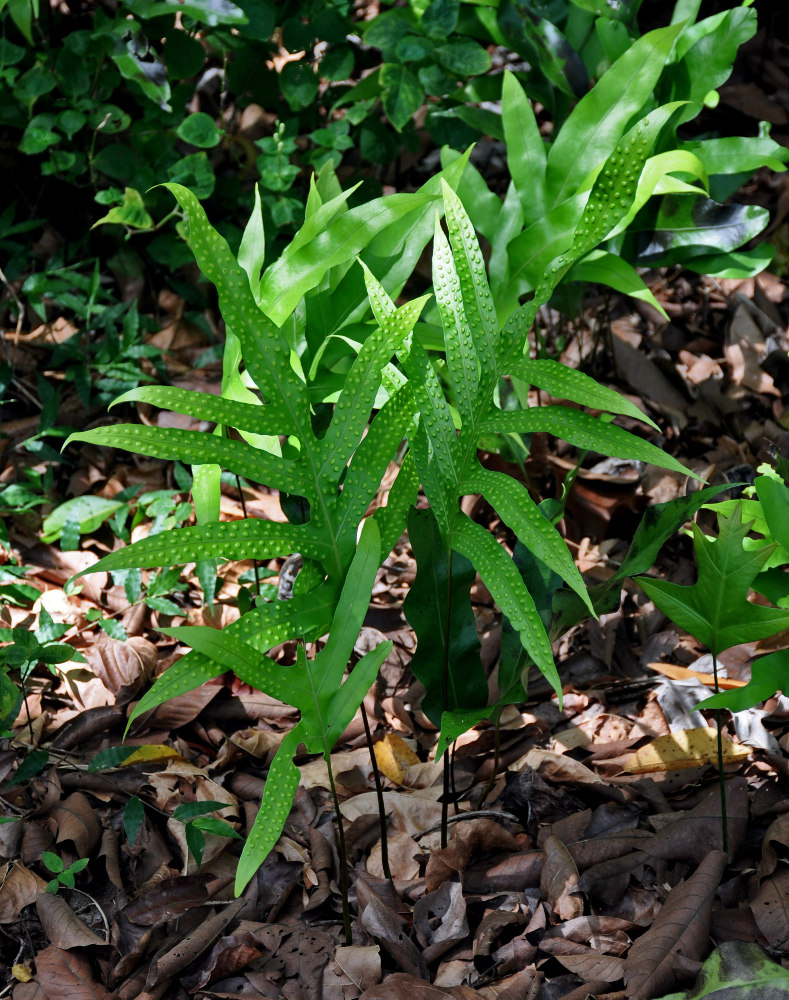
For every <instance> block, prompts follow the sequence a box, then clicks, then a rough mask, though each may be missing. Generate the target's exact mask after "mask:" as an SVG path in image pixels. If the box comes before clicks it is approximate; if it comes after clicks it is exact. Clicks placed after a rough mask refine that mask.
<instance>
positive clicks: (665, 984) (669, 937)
mask: <svg viewBox="0 0 789 1000" xmlns="http://www.w3.org/2000/svg"><path fill="white" fill-rule="evenodd" d="M726 863H727V858H726V855H725V854H724V853H723V851H712V852H711V853H710V854H709V855H707V857H706V858H705V859H704V860H703V861H702V862H701V864H700V865H699V867H698V868H697V869H696V871H695V872H694V873H693V875H691V877H690V878H689V879H687V881H685V882H681V883H680V884H679V885H678V886H676V887H675V888H674V889H672V890H671V892H670V893H669V895H668V898H667V899H666V902H665V903H664V904H663V908H662V909H661V911H660V913H659V914H658V915H657V917H656V918H655V922H654V923H653V924H652V926H651V927H650V928H649V930H647V931H646V932H645V933H644V934H643V935H642V936H641V937H640V938H639V939H638V940H637V941H636V942H635V943H634V945H633V947H632V948H631V949H630V952H629V954H628V956H627V958H626V959H625V975H624V978H625V988H626V991H627V996H628V1000H651V998H652V997H654V996H658V995H660V994H662V993H666V992H668V991H669V990H670V989H672V988H673V987H674V985H675V983H676V981H677V978H678V972H681V970H682V967H683V965H685V966H687V960H688V959H690V960H691V961H698V960H700V959H701V958H703V957H704V955H705V952H706V949H707V945H708V940H709V933H710V919H711V914H712V901H713V899H714V898H715V893H716V892H717V889H718V885H719V884H720V879H721V875H722V874H723V870H724V868H725V867H726Z"/></svg>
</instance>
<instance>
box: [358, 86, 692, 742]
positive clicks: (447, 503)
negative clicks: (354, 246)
mask: <svg viewBox="0 0 789 1000" xmlns="http://www.w3.org/2000/svg"><path fill="white" fill-rule="evenodd" d="M676 109H677V105H668V106H666V107H663V108H660V109H657V110H656V111H655V112H653V113H652V114H651V115H650V116H648V117H647V118H645V119H643V120H642V121H640V122H638V123H637V124H636V125H635V126H634V127H633V128H632V129H631V130H630V131H629V132H628V133H627V134H626V135H625V136H624V138H623V139H622V140H621V142H620V143H619V144H618V146H617V148H616V150H615V151H614V153H613V154H612V156H610V157H609V159H608V160H607V162H606V163H605V165H604V167H603V169H602V170H601V172H600V176H599V177H598V180H597V182H596V183H595V186H594V188H593V190H592V192H591V194H590V196H589V199H588V202H587V205H586V208H585V210H584V214H583V217H582V219H581V222H580V224H579V226H578V228H577V230H576V232H575V236H574V239H573V242H572V246H571V247H570V249H569V250H568V251H566V252H565V253H564V254H563V255H561V256H560V257H558V258H557V259H556V260H555V261H554V262H553V264H552V265H551V267H550V268H548V270H547V271H546V273H545V276H544V278H543V279H542V281H541V282H540V285H539V286H538V288H537V290H536V292H535V294H534V297H533V298H532V300H531V301H530V302H528V303H527V304H526V305H525V306H523V307H521V308H520V309H519V310H518V312H517V313H516V314H515V315H514V316H513V317H512V318H511V319H510V320H509V321H508V322H507V324H506V325H505V326H504V328H503V329H500V327H499V324H498V322H497V319H496V311H495V308H494V303H493V299H492V296H491V292H490V288H489V285H488V282H487V278H486V274H485V268H484V264H483V258H482V253H481V251H480V248H479V244H478V242H477V239H476V235H475V233H474V229H473V227H472V225H471V222H470V220H469V218H468V216H467V214H466V212H465V210H464V208H463V206H462V204H461V202H460V200H459V199H458V197H457V195H455V193H454V192H453V191H451V190H450V189H449V188H448V187H447V186H446V185H444V188H443V193H444V208H445V216H446V220H447V225H448V231H449V241H447V238H446V237H445V236H444V233H443V231H442V229H441V227H440V224H439V223H438V221H437V222H436V228H435V236H434V255H433V281H434V288H435V294H436V300H437V303H438V309H439V312H440V315H441V320H442V324H443V330H444V341H445V345H446V374H447V376H448V380H449V383H450V388H451V392H452V400H453V403H454V407H453V406H452V405H450V402H449V401H448V400H447V399H446V398H445V395H444V392H443V389H442V386H441V382H440V380H439V376H438V374H437V372H436V370H435V368H434V366H433V364H432V362H431V360H430V358H429V356H428V355H427V353H426V351H425V350H424V349H423V348H422V346H421V345H420V344H419V342H418V341H417V340H416V339H412V340H411V341H410V342H406V343H405V344H404V346H403V348H402V349H401V351H400V355H399V357H400V360H401V362H402V367H403V369H404V371H405V373H406V375H407V376H408V378H409V385H410V386H411V388H412V391H413V394H414V398H415V401H416V405H417V409H418V412H419V421H418V424H417V425H416V426H415V427H414V426H412V427H411V428H410V434H409V442H410V445H411V453H412V454H413V456H414V461H415V465H416V468H417V471H418V474H419V479H420V482H421V483H422V487H423V489H424V491H425V494H426V495H427V497H428V499H429V501H430V505H431V509H432V512H433V515H434V518H435V539H434V541H433V543H432V545H431V546H428V551H429V550H430V549H432V551H433V553H434V561H435V560H436V559H440V560H442V561H443V564H444V566H445V569H444V571H443V576H442V577H441V578H442V580H444V581H446V586H445V589H444V592H443V596H442V597H441V598H440V601H439V604H440V609H441V610H440V614H438V615H437V616H436V620H434V622H433V623H432V626H430V627H432V629H433V630H434V631H438V632H440V633H441V634H442V635H443V637H444V641H443V644H442V649H441V657H440V659H439V658H437V657H435V656H433V657H428V658H425V659H423V660H422V661H421V662H420V661H419V660H415V670H416V671H417V673H418V674H419V676H420V679H421V680H422V681H423V683H424V684H425V687H426V689H427V708H428V711H431V709H432V714H433V717H434V718H435V719H436V721H438V719H437V718H436V716H439V715H440V718H441V729H442V732H441V739H440V745H439V752H440V751H441V750H442V749H443V748H445V747H446V746H447V745H448V743H449V742H451V741H452V740H453V739H455V738H456V737H457V736H458V735H460V733H461V732H463V731H464V730H465V729H467V728H469V727H470V726H471V725H473V724H474V723H475V722H477V721H479V720H480V719H481V718H490V717H491V713H492V712H496V711H497V710H498V709H500V707H501V705H502V704H504V703H508V702H510V701H512V700H517V698H518V696H519V694H520V696H522V693H523V685H522V684H521V682H520V681H521V679H520V677H519V674H520V672H521V668H522V667H523V666H524V664H530V663H534V664H536V665H537V666H538V667H539V669H540V670H541V671H542V672H543V674H544V675H545V676H546V677H547V678H548V679H549V680H550V682H551V683H552V685H553V686H554V688H555V689H556V690H557V692H559V693H561V685H560V681H559V676H558V673H557V671H556V667H555V664H554V662H553V657H552V654H551V644H550V639H549V636H548V633H547V630H546V623H545V621H544V620H543V618H542V617H541V615H540V612H539V610H538V608H537V606H536V604H535V600H534V597H533V596H532V594H531V593H530V591H529V589H528V588H527V587H526V585H525V583H524V581H523V578H522V576H521V573H520V572H519V570H518V567H517V566H516V564H515V562H513V560H512V559H511V558H510V556H509V555H508V554H507V552H506V551H505V549H504V548H503V547H502V546H501V545H499V543H498V542H497V541H496V539H495V538H494V537H493V535H492V534H490V533H489V532H488V531H487V530H485V529H484V528H483V527H482V526H480V525H479V524H477V523H475V522H474V521H473V520H471V518H469V517H468V516H467V515H466V514H464V513H463V512H462V511H461V510H460V509H459V500H460V498H461V497H463V496H464V495H468V494H482V495H483V496H484V497H485V498H486V499H487V500H488V501H489V502H490V504H491V505H492V506H493V507H494V508H495V510H496V511H497V512H498V514H499V516H500V517H501V519H502V521H503V522H504V523H505V524H506V525H508V527H509V528H510V529H511V530H512V531H513V532H514V534H515V535H516V536H517V538H518V539H519V540H520V542H521V543H522V544H523V545H524V546H525V547H526V548H527V549H528V550H529V552H530V553H531V554H532V555H533V556H534V557H536V559H537V560H538V561H539V562H540V563H541V564H542V565H543V566H544V567H546V569H547V570H549V571H551V572H552V573H555V574H556V575H557V577H559V578H560V579H561V580H564V581H565V582H566V583H567V584H568V585H569V587H570V588H571V589H572V590H573V591H574V592H575V593H576V594H577V595H578V597H579V598H580V600H581V601H582V602H583V603H584V604H585V606H586V609H587V612H588V613H589V614H594V607H593V604H592V601H591V598H590V596H589V594H588V592H587V590H586V587H585V585H584V583H583V580H582V578H581V575H580V573H579V572H578V569H577V568H576V566H575V564H574V562H573V560H572V558H571V556H570V554H569V551H568V549H567V547H566V545H565V543H564V541H563V540H562V538H561V536H560V535H559V533H558V532H557V530H556V529H555V527H554V526H553V524H552V523H551V522H550V521H549V520H548V518H547V517H546V516H544V514H543V513H542V511H541V510H540V509H539V508H538V507H537V505H536V504H535V503H534V501H533V500H532V498H531V496H530V495H529V492H528V490H527V489H526V487H525V486H523V485H522V484H521V483H519V482H518V481H516V480H515V479H513V478H511V477H509V476H507V475H504V474H502V473H499V472H493V471H490V470H488V469H485V468H484V467H483V466H482V465H481V463H480V461H479V458H478V455H477V449H478V442H479V440H480V437H481V436H482V435H483V434H486V433H488V432H491V431H496V432H502V431H503V432H511V433H518V434H531V433H535V432H548V433H551V434H554V435H556V436H558V437H561V438H563V439H564V440H565V441H567V442H569V443H571V444H573V445H576V446H577V447H579V448H582V449H587V450H591V449H593V450H596V451H600V452H603V453H605V454H608V455H612V456H615V457H618V458H629V459H636V460H640V461H644V462H650V463H652V464H655V465H659V466H662V467H664V468H669V469H674V470H677V471H681V472H683V473H687V470H686V469H685V468H684V467H683V466H682V465H681V464H680V463H679V462H677V461H676V460H675V459H673V458H672V457H671V456H670V455H668V454H666V452H665V451H663V450H662V449H660V448H658V447H656V446H655V445H653V444H651V443H649V442H648V441H645V440H643V439H641V438H639V437H637V436H636V435H634V434H631V433H629V432H627V431H625V430H624V429H623V428H620V427H617V426H616V425H615V424H613V423H611V422H610V420H611V418H610V417H608V418H605V417H593V416H591V415H590V414H587V413H585V412H583V411H582V410H579V409H575V408H571V407H568V406H558V405H554V406H544V407H533V408H530V409H526V410H515V411H507V412H504V411H503V410H501V409H500V408H499V407H498V405H497V402H496V395H497V389H498V387H499V385H500V383H501V380H502V379H503V378H504V377H505V376H517V377H518V378H521V379H523V380H524V381H525V382H527V383H529V384H531V385H535V386H537V387H539V388H541V389H545V390H547V391H549V392H551V393H552V394H553V395H554V396H556V397H559V398H564V399H568V400H572V401H573V402H575V403H576V404H580V405H582V406H587V407H592V408H594V409H597V410H602V411H605V412H606V413H607V414H609V415H616V414H626V415H628V416H630V417H634V418H636V419H639V420H641V421H644V422H645V423H647V424H652V421H651V420H650V419H649V418H648V417H647V416H646V415H645V414H643V413H642V412H641V411H640V410H639V409H638V408H637V407H636V406H635V405H634V404H631V403H630V402H628V401H627V400H626V399H623V397H622V396H621V395H619V394H618V393H616V392H614V391H612V390H609V389H606V388H604V387H602V386H600V385H598V384H597V383H596V382H595V381H594V380H593V379H591V378H589V377H588V376H586V375H583V374H582V373H580V372H577V371H573V370H571V369H568V368H566V367H564V366H563V365H561V364H559V363H558V362H555V361H551V360H531V359H529V358H528V357H525V356H524V349H525V347H526V344H527V333H528V331H529V328H530V326H531V324H532V322H533V320H534V316H535V314H536V312H537V309H538V308H539V307H540V306H541V305H542V304H543V303H544V302H546V301H547V299H548V298H549V296H550V295H551V292H552V291H553V289H554V288H555V287H556V285H557V283H558V282H559V280H560V279H561V278H562V276H563V275H564V274H565V273H566V272H567V270H568V269H569V268H570V267H571V266H572V264H573V262H574V261H575V260H577V259H578V258H579V257H581V256H582V255H583V254H585V253H587V252H588V251H589V250H590V249H591V248H592V247H594V246H596V245H597V244H598V243H599V242H600V241H601V240H602V239H604V238H605V237H606V235H607V234H608V233H609V232H610V231H611V229H612V228H614V227H615V226H616V225H617V223H618V222H619V220H620V219H621V218H622V216H624V214H625V213H626V211H627V209H628V207H629V206H630V204H631V202H632V199H633V197H634V195H635V191H636V189H637V186H638V182H639V177H640V174H641V171H642V168H643V165H644V163H645V161H646V159H647V156H648V154H649V151H650V149H651V147H652V145H653V143H654V141H655V138H656V137H657V135H658V133H659V131H660V129H661V128H662V126H663V125H664V124H665V123H666V122H667V120H668V119H669V118H670V116H671V115H672V113H673V112H674V111H675V110H676ZM366 277H367V282H368V289H369V293H370V300H371V302H372V305H373V312H374V314H375V316H376V319H377V321H378V322H379V323H382V322H384V321H385V320H386V319H387V318H388V317H393V316H394V315H395V314H396V310H395V305H394V303H393V302H392V300H391V298H390V297H389V296H388V295H387V294H386V293H385V292H384V290H383V289H382V288H381V287H380V285H378V284H377V282H376V281H375V278H374V277H373V275H372V274H371V273H370V272H369V271H367V272H366ZM458 425H459V426H458ZM652 426H653V427H654V426H655V425H654V424H652ZM409 523H410V524H413V523H414V522H413V521H411V522H409ZM457 554H459V555H460V556H461V557H465V559H467V560H468V561H469V563H470V564H472V565H473V566H474V567H475V568H476V570H477V571H478V572H479V574H480V576H481V577H482V579H483V581H484V583H485V585H486V586H487V587H488V589H489V591H490V593H491V594H492V596H493V598H494V600H495V601H496V603H497V604H498V606H499V607H500V608H501V610H502V612H503V613H504V615H505V616H506V618H507V619H508V620H509V622H510V623H511V625H512V626H513V628H514V629H515V631H516V632H517V633H518V634H519V636H520V641H521V644H522V647H523V649H524V651H525V654H526V656H525V658H518V657H514V658H512V659H511V660H510V661H509V663H508V664H502V667H501V668H500V676H499V687H500V691H501V701H500V703H499V704H498V705H497V706H486V705H484V704H480V703H479V701H476V703H473V702H472V703H468V702H466V703H463V702H462V701H461V700H460V697H461V696H460V695H459V691H460V690H461V685H460V684H459V683H458V682H457V678H455V677H453V674H454V667H453V662H452V661H453V655H452V653H451V650H452V643H453V635H454V636H456V635H457V634H458V629H457V628H456V627H453V624H452V622H453V613H452V609H451V605H452V601H453V598H454V596H455V589H454V588H453V586H452V583H451V581H452V569H451V567H452V563H453V559H456V558H457ZM426 562H427V564H428V566H429V565H430V560H429V559H428V560H426ZM422 570H423V567H422V566H420V567H419V572H421V571H422ZM427 571H428V572H431V573H432V572H433V569H432V568H429V569H428V570H427ZM415 587H418V581H417V583H415ZM455 599H456V598H455ZM467 599H468V595H467V594H466V601H467ZM422 616H423V609H422V610H420V611H419V612H418V614H417V615H416V616H415V621H417V620H418V619H420V618H421V617H422ZM419 624H421V627H420V631H421V632H422V633H423V634H424V633H425V632H426V631H427V627H426V626H425V624H424V622H422V623H419ZM420 668H421V673H420ZM478 669H481V668H479V666H478ZM482 680H483V679H482V678H481V677H480V678H479V679H478V680H477V682H476V688H477V689H480V690H482V689H484V688H483V685H482ZM464 686H465V687H466V688H469V686H471V687H474V686H475V685H474V684H473V683H471V682H470V681H469V680H468V678H465V679H464Z"/></svg>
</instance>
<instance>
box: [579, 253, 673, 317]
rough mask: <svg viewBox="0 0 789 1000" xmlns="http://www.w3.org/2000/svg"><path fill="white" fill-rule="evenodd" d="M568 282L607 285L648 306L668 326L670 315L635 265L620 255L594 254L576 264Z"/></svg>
mask: <svg viewBox="0 0 789 1000" xmlns="http://www.w3.org/2000/svg"><path fill="white" fill-rule="evenodd" d="M565 280H566V281H583V282H587V283H590V284H598V285H607V286H608V287H609V288H613V289H614V291H617V292H622V294H623V295H629V296H630V298H632V299H640V300H641V301H642V302H648V303H649V305H651V306H652V308H653V309H655V310H656V311H657V312H658V313H660V315H661V316H662V317H663V318H664V319H665V320H666V321H667V322H668V318H669V317H668V313H667V312H666V310H665V309H664V308H663V306H662V305H661V304H660V303H659V302H658V300H657V299H656V298H655V296H654V295H653V294H652V292H651V291H650V290H649V288H647V286H646V285H645V284H644V280H643V278H642V277H641V276H640V275H639V274H638V272H637V271H636V269H635V268H634V267H633V265H632V264H628V262H627V261H626V260H625V259H624V258H622V257H619V256H618V255H617V254H613V253H608V252H607V251H605V250H593V251H592V252H591V253H590V254H587V256H586V257H584V258H583V260H580V261H578V262H577V263H576V264H573V266H572V268H571V269H570V271H569V272H568V274H567V276H566V278H565Z"/></svg>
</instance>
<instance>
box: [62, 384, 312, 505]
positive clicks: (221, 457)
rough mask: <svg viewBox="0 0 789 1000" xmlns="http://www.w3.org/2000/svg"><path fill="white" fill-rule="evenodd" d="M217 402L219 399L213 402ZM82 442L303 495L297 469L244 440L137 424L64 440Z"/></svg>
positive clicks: (77, 435)
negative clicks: (216, 468)
mask: <svg viewBox="0 0 789 1000" xmlns="http://www.w3.org/2000/svg"><path fill="white" fill-rule="evenodd" d="M216 402H217V403H218V402H220V400H218V399H217V400H216ZM70 441H83V442H86V443H88V444H101V445H104V446H107V447H111V448H123V449H124V451H134V452H138V453H139V454H143V455H151V456H152V457H154V458H165V459H178V460H179V461H181V462H184V463H186V464H188V465H205V464H209V463H214V464H216V465H221V466H222V468H223V469H227V470H228V472H234V473H235V474H236V475H238V476H243V477H244V478H245V479H252V480H254V481H255V482H258V483H264V484H265V485H266V486H272V487H275V488H277V489H283V490H290V491H291V492H293V493H303V492H304V489H305V486H304V481H303V478H302V475H301V474H300V470H299V469H298V468H297V467H296V466H295V465H294V463H293V462H290V461H285V460H284V459H281V458H276V457H275V456H274V455H269V454H268V453H266V452H264V451H261V450H260V449H257V448H252V447H250V446H249V445H248V444H246V443H245V442H244V441H234V440H232V439H230V438H219V437H215V436H214V435H212V434H204V433H201V432H200V431H188V430H181V429H180V428H176V427H145V426H143V425H139V424H113V425H112V426H110V427H98V428H96V429H95V430H92V431H84V432H82V433H79V434H72V435H71V437H70V438H69V439H68V440H67V441H66V444H67V445H68V444H69V442H70Z"/></svg>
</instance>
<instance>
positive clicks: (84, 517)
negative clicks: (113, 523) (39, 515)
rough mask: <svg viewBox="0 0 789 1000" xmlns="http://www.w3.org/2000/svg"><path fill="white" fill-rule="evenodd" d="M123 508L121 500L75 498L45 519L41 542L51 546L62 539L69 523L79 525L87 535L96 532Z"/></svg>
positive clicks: (61, 505) (81, 532) (59, 505)
mask: <svg viewBox="0 0 789 1000" xmlns="http://www.w3.org/2000/svg"><path fill="white" fill-rule="evenodd" d="M121 507H123V503H122V501H120V500H109V499H107V498H106V497H93V496H84V497H75V498H74V499H73V500H66V501H65V502H64V503H61V504H58V506H57V507H56V508H55V509H54V510H53V511H52V513H51V514H50V515H49V516H48V517H45V518H44V522H43V524H42V525H41V532H42V534H41V541H42V542H44V543H45V544H47V545H49V544H51V543H52V542H55V541H57V540H58V538H60V533H61V531H62V530H63V527H64V526H65V524H66V523H67V522H69V521H71V522H73V523H76V524H77V525H79V532H80V534H82V535H86V534H88V533H89V532H91V531H96V529H97V528H99V527H101V525H102V524H104V522H105V521H107V520H109V518H111V517H112V515H113V514H114V513H115V511H117V510H119V509H120V508H121Z"/></svg>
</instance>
